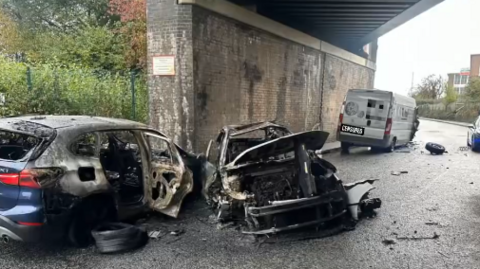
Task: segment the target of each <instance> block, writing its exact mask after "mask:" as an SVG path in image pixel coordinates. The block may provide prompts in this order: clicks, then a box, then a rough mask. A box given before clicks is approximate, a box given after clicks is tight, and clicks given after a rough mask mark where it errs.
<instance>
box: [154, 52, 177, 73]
mask: <svg viewBox="0 0 480 269" xmlns="http://www.w3.org/2000/svg"><path fill="white" fill-rule="evenodd" d="M153 75H154V76H175V56H173V55H165V56H153Z"/></svg>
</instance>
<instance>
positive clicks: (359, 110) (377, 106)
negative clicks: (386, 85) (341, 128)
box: [341, 90, 392, 139]
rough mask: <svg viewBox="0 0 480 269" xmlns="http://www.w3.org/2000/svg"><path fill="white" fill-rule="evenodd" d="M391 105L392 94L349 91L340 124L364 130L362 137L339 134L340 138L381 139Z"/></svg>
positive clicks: (374, 91) (344, 133) (371, 91)
mask: <svg viewBox="0 0 480 269" xmlns="http://www.w3.org/2000/svg"><path fill="white" fill-rule="evenodd" d="M391 104H392V93H391V92H385V91H378V90H350V91H348V93H347V98H346V101H345V107H344V112H343V121H342V124H345V125H349V126H353V127H362V128H365V132H364V134H363V135H362V136H360V135H357V134H350V133H346V132H341V135H342V136H346V137H350V138H351V139H354V138H355V137H363V138H368V139H383V138H384V135H385V126H386V124H387V118H388V116H389V111H390V108H391Z"/></svg>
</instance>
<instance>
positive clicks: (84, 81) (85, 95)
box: [0, 58, 148, 122]
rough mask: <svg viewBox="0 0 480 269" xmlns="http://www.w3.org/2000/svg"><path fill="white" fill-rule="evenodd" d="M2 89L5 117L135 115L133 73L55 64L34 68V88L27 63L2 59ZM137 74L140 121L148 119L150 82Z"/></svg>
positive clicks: (0, 59)
mask: <svg viewBox="0 0 480 269" xmlns="http://www.w3.org/2000/svg"><path fill="white" fill-rule="evenodd" d="M0 70H2V76H0V92H2V93H4V94H5V99H6V105H5V107H4V109H3V110H2V113H3V115H4V116H15V115H22V114H29V113H39V114H67V115H99V116H105V117H116V118H131V113H132V97H131V89H130V83H131V80H130V73H129V72H125V73H124V74H121V73H110V72H98V71H97V72H92V70H89V69H84V68H78V67H76V66H73V65H72V66H70V68H68V69H66V68H58V67H57V66H55V65H51V64H42V65H38V66H36V67H35V68H32V71H31V74H32V86H33V87H32V90H31V91H30V90H29V89H28V85H27V66H26V65H25V64H21V63H13V62H10V61H7V60H5V59H3V58H0ZM145 81H146V80H145V77H144V76H143V75H137V77H136V80H135V88H136V108H137V109H136V114H137V121H142V122H146V120H147V113H148V93H147V85H146V83H145Z"/></svg>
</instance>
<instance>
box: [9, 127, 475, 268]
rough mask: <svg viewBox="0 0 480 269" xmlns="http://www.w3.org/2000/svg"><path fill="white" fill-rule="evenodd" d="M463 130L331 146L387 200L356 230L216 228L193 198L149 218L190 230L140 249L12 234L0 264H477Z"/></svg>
mask: <svg viewBox="0 0 480 269" xmlns="http://www.w3.org/2000/svg"><path fill="white" fill-rule="evenodd" d="M466 131H467V129H466V128H465V127H460V126H455V125H449V124H444V123H437V122H429V121H424V120H423V121H421V124H420V131H419V133H418V135H417V136H418V137H417V139H416V140H417V141H418V142H419V145H418V146H415V147H416V149H408V148H404V149H399V150H398V151H397V152H396V153H390V154H387V153H386V154H374V153H370V152H369V151H368V150H366V149H355V150H352V153H351V154H350V155H346V156H342V155H340V153H331V154H328V155H325V156H324V157H325V158H326V159H328V160H329V161H331V162H332V163H333V164H335V165H336V166H337V168H338V170H339V176H340V178H342V179H343V180H344V181H345V182H352V181H355V180H359V179H371V178H376V179H379V181H378V182H376V183H375V186H376V187H377V189H376V190H374V191H373V196H375V197H380V198H381V199H382V200H383V205H382V208H381V209H380V210H378V216H377V217H376V218H374V219H366V220H363V221H362V222H361V223H359V224H358V225H357V228H356V229H355V230H354V231H350V232H344V233H342V234H339V235H335V236H332V237H328V238H323V239H314V240H306V241H298V240H293V241H287V240H283V242H278V243H272V244H259V243H258V242H256V241H255V240H253V239H252V238H251V237H246V236H242V235H240V233H239V232H238V231H236V230H235V229H233V228H226V229H220V230H219V229H218V228H217V227H216V224H212V223H211V222H209V218H208V215H209V211H208V209H206V208H202V207H201V206H198V205H197V206H195V207H192V206H190V207H189V208H188V209H186V210H184V212H182V214H181V215H182V217H181V218H180V219H178V220H168V219H163V218H159V217H154V218H153V219H150V220H149V221H148V222H147V224H146V225H148V226H149V227H151V228H154V229H159V230H162V231H165V233H167V232H168V231H171V230H182V229H183V231H184V233H183V234H181V235H179V236H173V235H170V234H166V235H164V236H162V237H161V238H159V239H156V240H151V241H150V242H149V244H148V245H146V246H145V247H144V248H142V249H140V250H137V251H135V252H131V253H125V254H121V255H101V254H98V253H96V252H95V248H94V247H91V248H88V249H85V250H77V249H70V248H66V247H62V246H57V247H54V246H44V245H37V246H34V245H23V244H18V243H11V244H8V245H0V268H28V269H33V268H83V269H86V268H102V269H106V268H480V233H479V230H480V154H477V153H472V152H470V151H468V152H465V151H461V150H460V147H462V146H465V142H466ZM428 141H434V142H439V143H442V144H443V145H444V146H445V147H446V148H447V150H448V153H447V154H444V155H443V156H435V155H430V154H428V152H424V150H423V148H424V143H425V142H428ZM392 171H408V173H407V174H401V175H399V176H394V175H392V174H391V172H392ZM435 234H436V235H438V236H435V237H437V238H435V239H428V238H432V237H434V235H435ZM402 238H403V239H402ZM413 238H423V239H413ZM385 239H390V240H392V241H391V242H393V243H394V244H391V245H386V244H384V243H383V241H384V240H385Z"/></svg>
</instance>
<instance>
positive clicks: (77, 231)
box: [67, 202, 116, 248]
mask: <svg viewBox="0 0 480 269" xmlns="http://www.w3.org/2000/svg"><path fill="white" fill-rule="evenodd" d="M93 205H95V204H94V203H91V202H87V203H85V204H84V205H83V206H82V205H81V206H79V207H78V208H77V209H74V211H73V216H74V217H73V219H72V221H71V223H70V226H69V228H68V232H67V239H68V242H69V243H70V244H71V245H73V246H74V247H77V248H86V247H88V246H90V245H91V244H92V243H93V238H92V235H91V232H92V230H93V229H94V228H95V227H96V226H98V225H99V224H100V223H102V222H105V221H113V220H115V219H116V211H115V209H114V208H112V205H106V204H104V206H100V207H99V206H98V205H97V206H96V207H94V206H93Z"/></svg>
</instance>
